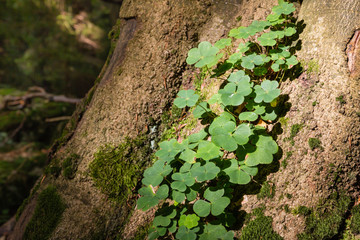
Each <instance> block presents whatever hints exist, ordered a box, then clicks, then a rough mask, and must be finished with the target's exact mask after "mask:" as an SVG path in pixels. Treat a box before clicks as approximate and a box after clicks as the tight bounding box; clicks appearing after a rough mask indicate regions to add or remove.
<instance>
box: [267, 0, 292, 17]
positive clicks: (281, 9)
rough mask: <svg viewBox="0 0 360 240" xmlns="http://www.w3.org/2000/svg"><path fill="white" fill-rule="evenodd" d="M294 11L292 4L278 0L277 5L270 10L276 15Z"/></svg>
mask: <svg viewBox="0 0 360 240" xmlns="http://www.w3.org/2000/svg"><path fill="white" fill-rule="evenodd" d="M293 11H295V7H294V4H292V3H287V2H280V3H279V5H277V6H274V7H273V8H272V12H273V13H274V14H277V15H281V14H285V15H288V14H290V13H292V12H293Z"/></svg>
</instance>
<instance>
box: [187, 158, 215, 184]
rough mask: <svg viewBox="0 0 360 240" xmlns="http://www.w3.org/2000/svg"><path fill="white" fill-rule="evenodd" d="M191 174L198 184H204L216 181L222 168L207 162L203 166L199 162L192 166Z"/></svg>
mask: <svg viewBox="0 0 360 240" xmlns="http://www.w3.org/2000/svg"><path fill="white" fill-rule="evenodd" d="M190 172H191V175H192V176H194V177H196V180H197V181H198V182H203V181H208V180H212V179H214V178H215V177H216V176H217V174H218V173H219V172H220V168H219V167H217V166H216V165H215V164H214V163H212V162H206V164H205V165H203V166H201V165H200V163H198V162H197V163H195V164H194V165H193V166H192V168H191V170H190Z"/></svg>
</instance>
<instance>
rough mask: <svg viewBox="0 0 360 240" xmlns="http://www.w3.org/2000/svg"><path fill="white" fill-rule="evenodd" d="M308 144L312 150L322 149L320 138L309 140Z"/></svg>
mask: <svg viewBox="0 0 360 240" xmlns="http://www.w3.org/2000/svg"><path fill="white" fill-rule="evenodd" d="M308 144H309V147H310V149H311V150H314V149H316V148H319V149H322V146H321V141H320V140H319V139H318V138H309V140H308Z"/></svg>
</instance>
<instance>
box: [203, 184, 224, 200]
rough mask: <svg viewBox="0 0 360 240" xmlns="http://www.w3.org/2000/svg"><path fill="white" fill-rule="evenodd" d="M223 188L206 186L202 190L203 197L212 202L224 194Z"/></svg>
mask: <svg viewBox="0 0 360 240" xmlns="http://www.w3.org/2000/svg"><path fill="white" fill-rule="evenodd" d="M224 193H225V190H224V189H223V188H221V189H216V188H211V187H208V188H207V189H206V190H205V192H204V198H206V199H207V200H209V201H210V202H214V201H215V200H217V199H219V198H221V197H222V196H224Z"/></svg>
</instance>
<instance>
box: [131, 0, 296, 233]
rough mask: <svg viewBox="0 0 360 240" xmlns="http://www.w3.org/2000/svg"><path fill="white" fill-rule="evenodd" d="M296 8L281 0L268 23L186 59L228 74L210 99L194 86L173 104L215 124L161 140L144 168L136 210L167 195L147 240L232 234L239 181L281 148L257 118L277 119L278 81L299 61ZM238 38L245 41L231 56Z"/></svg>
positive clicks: (205, 44) (206, 46)
mask: <svg viewBox="0 0 360 240" xmlns="http://www.w3.org/2000/svg"><path fill="white" fill-rule="evenodd" d="M294 10H295V8H294V6H293V4H291V3H287V2H284V1H283V0H279V5H277V6H275V7H274V8H273V9H272V14H271V15H269V16H268V17H267V18H266V20H265V21H253V22H252V23H251V25H250V26H248V27H239V28H235V29H232V30H231V31H230V33H229V37H231V38H226V39H221V40H219V41H217V42H216V43H215V44H214V46H213V45H212V44H210V43H209V42H201V43H200V44H199V45H198V47H197V48H193V49H191V50H190V51H189V53H188V57H187V59H186V61H187V63H188V64H190V65H192V64H195V67H198V68H206V69H208V71H209V72H210V73H211V74H212V77H217V78H218V77H219V76H225V77H226V83H225V84H223V85H224V87H223V88H221V89H220V90H219V91H218V93H217V94H214V95H213V96H212V97H211V98H210V100H208V101H205V102H200V103H198V99H199V95H197V94H195V92H194V91H193V90H181V91H180V92H179V93H178V97H177V98H176V99H175V101H174V104H175V105H176V106H177V107H179V108H184V107H187V106H188V107H193V106H196V107H195V109H194V111H193V114H194V116H195V117H197V118H199V119H201V118H206V119H207V120H209V121H208V122H210V124H207V125H206V126H205V127H204V128H203V129H202V130H200V131H199V132H198V133H195V134H192V135H190V136H188V138H186V139H184V140H183V141H182V142H181V143H179V142H178V141H176V140H175V139H171V140H169V141H164V142H161V143H160V150H158V151H157V152H156V154H155V155H156V156H157V158H158V160H157V161H156V162H155V163H154V165H153V166H152V167H150V168H148V169H146V171H145V172H144V178H143V180H142V183H143V185H144V186H143V187H142V188H141V189H140V190H139V194H140V195H141V197H140V198H139V199H138V201H137V207H138V209H142V210H144V211H145V210H147V209H149V208H151V207H153V206H156V205H158V204H159V202H161V201H163V200H166V199H169V200H170V201H166V203H164V204H163V205H162V207H161V208H160V209H159V210H158V211H157V213H156V216H155V218H154V221H153V225H152V227H151V228H150V231H149V236H148V238H149V239H156V238H166V237H170V238H172V239H173V238H176V239H181V240H183V239H188V240H195V239H200V240H203V239H233V238H234V233H233V232H232V231H228V229H229V227H230V226H229V221H228V220H229V216H231V213H230V212H228V211H227V207H228V206H229V205H230V204H231V203H232V201H233V199H232V197H233V195H232V191H233V187H234V185H237V184H240V185H246V184H248V183H249V182H250V181H251V180H252V178H253V177H254V176H255V175H256V174H257V172H258V166H259V165H261V164H270V163H271V162H272V161H273V154H275V153H276V152H277V151H278V146H277V144H276V142H275V141H274V140H273V138H272V137H271V136H270V135H268V134H267V132H266V129H265V128H264V127H262V126H261V125H260V124H259V122H263V121H265V122H268V121H274V120H275V119H276V118H277V115H276V112H275V106H276V100H277V98H278V96H279V95H280V89H279V88H278V86H279V84H278V81H277V80H278V79H282V78H283V76H284V73H285V71H286V70H288V69H289V68H291V66H293V65H296V64H297V63H298V61H297V60H296V57H295V56H294V55H292V54H291V53H290V51H289V46H286V44H287V43H288V42H289V41H288V37H290V36H292V35H294V34H295V33H296V30H295V25H294V24H293V23H291V21H290V17H289V15H290V14H291V13H292V12H293V11H294ZM256 36H258V37H256ZM234 38H235V39H243V40H247V41H244V43H240V44H239V46H238V48H237V50H236V52H235V53H233V54H231V53H230V50H231V49H233V39H234ZM215 66H216V67H215ZM280 76H282V77H280ZM271 79H272V80H271ZM216 106H217V107H216ZM219 106H220V108H221V113H220V114H215V113H214V112H213V110H212V109H215V108H217V109H219ZM229 156H231V157H229ZM237 200H238V199H235V200H234V202H235V201H237Z"/></svg>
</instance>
